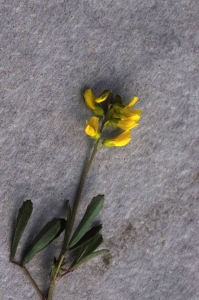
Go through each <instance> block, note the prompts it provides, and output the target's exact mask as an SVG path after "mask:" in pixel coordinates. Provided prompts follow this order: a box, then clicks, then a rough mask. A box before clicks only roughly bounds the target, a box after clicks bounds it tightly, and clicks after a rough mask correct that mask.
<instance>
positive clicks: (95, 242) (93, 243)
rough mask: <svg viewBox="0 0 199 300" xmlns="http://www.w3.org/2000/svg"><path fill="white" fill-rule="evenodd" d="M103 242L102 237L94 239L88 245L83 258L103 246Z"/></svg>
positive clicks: (97, 236) (98, 236)
mask: <svg viewBox="0 0 199 300" xmlns="http://www.w3.org/2000/svg"><path fill="white" fill-rule="evenodd" d="M102 242H103V238H102V235H101V234H97V235H96V237H94V239H92V240H91V241H90V243H89V244H88V247H87V248H86V251H85V252H84V254H83V256H82V258H83V257H85V256H87V255H89V254H91V253H92V252H94V251H95V250H96V249H97V248H98V247H99V246H100V245H101V243H102Z"/></svg>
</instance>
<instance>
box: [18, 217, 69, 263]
mask: <svg viewBox="0 0 199 300" xmlns="http://www.w3.org/2000/svg"><path fill="white" fill-rule="evenodd" d="M65 222H66V221H65V220H63V219H53V220H52V221H50V222H48V223H47V224H46V225H45V226H44V228H43V229H42V230H41V231H40V232H39V233H38V235H37V236H36V237H35V239H34V240H33V242H32V244H31V246H30V248H29V250H28V252H27V253H26V255H25V257H24V260H23V264H27V263H28V262H29V261H30V260H31V259H32V258H33V257H34V256H35V255H36V254H37V253H38V252H40V251H41V250H42V249H44V248H45V247H46V246H48V245H49V244H50V243H51V242H52V241H53V240H54V239H56V238H57V237H58V236H59V235H60V234H61V232H62V231H63V230H64V228H65Z"/></svg>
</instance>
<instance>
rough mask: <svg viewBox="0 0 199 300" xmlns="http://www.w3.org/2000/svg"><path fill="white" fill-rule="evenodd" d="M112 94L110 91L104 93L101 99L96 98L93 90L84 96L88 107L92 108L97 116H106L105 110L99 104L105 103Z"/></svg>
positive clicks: (86, 92) (87, 91)
mask: <svg viewBox="0 0 199 300" xmlns="http://www.w3.org/2000/svg"><path fill="white" fill-rule="evenodd" d="M109 94H110V91H108V90H106V91H104V92H103V93H102V94H101V95H100V96H99V97H97V98H96V97H95V95H94V93H93V91H92V90H91V89H87V90H86V91H85V92H84V94H83V96H84V100H85V103H86V105H87V106H88V108H90V109H91V110H92V111H93V112H94V113H95V114H96V115H99V116H104V110H103V109H102V108H101V107H100V106H99V105H98V104H97V103H101V102H103V101H105V100H106V99H107V98H108V96H109Z"/></svg>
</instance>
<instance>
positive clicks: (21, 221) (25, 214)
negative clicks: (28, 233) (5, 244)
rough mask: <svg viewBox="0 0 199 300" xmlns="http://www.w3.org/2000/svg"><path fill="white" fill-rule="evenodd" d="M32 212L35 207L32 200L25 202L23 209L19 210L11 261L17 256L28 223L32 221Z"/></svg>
mask: <svg viewBox="0 0 199 300" xmlns="http://www.w3.org/2000/svg"><path fill="white" fill-rule="evenodd" d="M32 210H33V205H32V202H31V200H26V201H25V202H23V204H22V206H21V208H20V209H19V213H18V216H17V223H16V228H15V233H14V237H13V241H12V246H11V259H13V258H14V256H15V253H16V250H17V247H18V244H19V241H20V239H21V236H22V234H23V232H24V229H25V227H26V225H27V223H28V220H29V219H30V216H31V214H32Z"/></svg>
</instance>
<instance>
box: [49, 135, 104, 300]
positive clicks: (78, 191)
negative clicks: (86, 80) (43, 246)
mask: <svg viewBox="0 0 199 300" xmlns="http://www.w3.org/2000/svg"><path fill="white" fill-rule="evenodd" d="M98 143H99V140H98V141H96V142H95V144H94V146H93V150H92V153H91V156H90V159H89V160H88V163H87V165H86V167H85V169H84V171H83V174H82V176H81V179H80V182H79V186H78V189H77V193H76V197H75V203H74V206H73V210H72V216H71V223H70V229H69V237H68V239H70V236H71V234H72V230H73V225H74V222H75V217H76V214H77V209H78V205H79V202H80V197H81V193H82V190H83V187H84V183H85V180H86V177H87V175H88V172H89V170H90V167H91V165H92V162H93V159H94V157H95V154H96V153H97V150H98ZM67 251H68V249H67V250H66V252H65V253H63V254H62V255H61V256H60V259H59V264H58V266H57V269H56V272H55V275H54V276H53V278H52V279H51V283H50V287H49V291H48V298H47V300H52V296H53V291H54V287H55V283H56V281H57V279H58V278H59V277H58V274H59V271H60V268H61V266H62V263H63V261H64V258H65V255H66V253H67ZM67 273H69V272H67ZM60 278H61V277H60Z"/></svg>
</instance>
